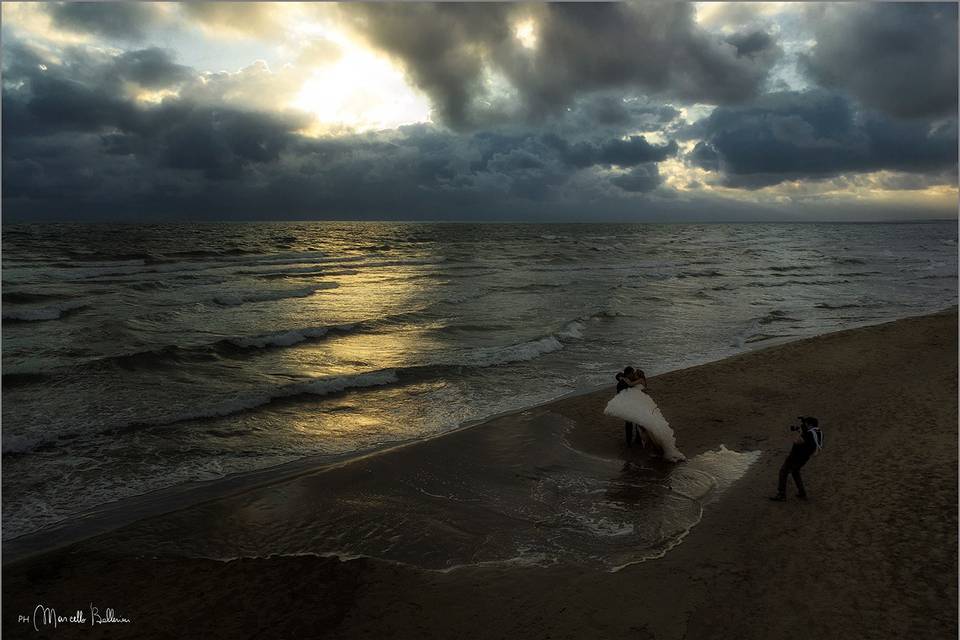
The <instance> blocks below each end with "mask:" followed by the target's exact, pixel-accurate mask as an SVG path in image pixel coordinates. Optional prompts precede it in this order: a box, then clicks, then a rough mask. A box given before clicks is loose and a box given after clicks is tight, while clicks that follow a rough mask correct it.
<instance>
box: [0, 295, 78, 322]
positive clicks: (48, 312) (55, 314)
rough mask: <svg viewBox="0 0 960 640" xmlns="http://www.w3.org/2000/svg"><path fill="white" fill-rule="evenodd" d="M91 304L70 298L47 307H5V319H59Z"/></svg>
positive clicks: (25, 320) (21, 320)
mask: <svg viewBox="0 0 960 640" xmlns="http://www.w3.org/2000/svg"><path fill="white" fill-rule="evenodd" d="M89 306H90V303H89V301H87V300H69V301H67V302H58V303H56V304H51V305H47V306H45V307H33V308H30V309H5V310H4V311H3V319H4V320H7V321H12V322H39V321H42V320H58V319H60V318H62V317H63V316H64V315H65V314H68V313H71V312H74V311H80V310H81V309H85V308H87V307H89Z"/></svg>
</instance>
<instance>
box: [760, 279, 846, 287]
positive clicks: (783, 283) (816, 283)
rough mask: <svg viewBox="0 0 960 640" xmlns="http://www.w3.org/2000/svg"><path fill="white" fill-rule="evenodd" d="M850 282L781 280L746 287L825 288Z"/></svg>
mask: <svg viewBox="0 0 960 640" xmlns="http://www.w3.org/2000/svg"><path fill="white" fill-rule="evenodd" d="M849 282H850V281H849V280H781V281H778V282H748V283H746V284H745V285H743V286H745V287H763V288H766V287H788V286H790V285H814V286H824V285H830V284H849Z"/></svg>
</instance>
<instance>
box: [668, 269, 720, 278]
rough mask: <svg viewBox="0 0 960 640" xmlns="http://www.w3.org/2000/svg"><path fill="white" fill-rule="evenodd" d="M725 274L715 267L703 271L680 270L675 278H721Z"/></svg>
mask: <svg viewBox="0 0 960 640" xmlns="http://www.w3.org/2000/svg"><path fill="white" fill-rule="evenodd" d="M725 275H726V274H725V273H723V272H722V271H717V270H716V269H704V270H703V271H681V272H680V273H678V274H677V278H721V277H723V276H725Z"/></svg>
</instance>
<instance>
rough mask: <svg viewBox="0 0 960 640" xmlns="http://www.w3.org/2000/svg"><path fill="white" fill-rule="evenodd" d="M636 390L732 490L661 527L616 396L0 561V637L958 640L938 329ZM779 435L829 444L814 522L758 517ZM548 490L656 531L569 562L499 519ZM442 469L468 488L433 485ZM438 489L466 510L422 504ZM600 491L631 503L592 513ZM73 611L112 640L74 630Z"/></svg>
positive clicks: (658, 505)
mask: <svg viewBox="0 0 960 640" xmlns="http://www.w3.org/2000/svg"><path fill="white" fill-rule="evenodd" d="M635 364H639V365H640V366H645V364H646V363H635ZM647 366H649V365H647ZM650 389H651V391H650V393H651V395H652V396H653V397H654V398H655V399H656V401H657V403H658V404H659V406H660V408H661V410H662V411H663V414H664V415H665V416H666V417H667V419H668V420H669V421H670V424H671V425H672V426H673V428H674V430H675V431H676V434H677V442H678V445H679V447H680V449H681V450H682V451H683V452H684V453H685V454H686V455H687V457H688V458H689V459H690V461H691V464H692V467H691V468H694V469H696V465H697V464H705V463H704V462H703V461H709V460H713V458H711V457H710V452H716V451H717V450H719V448H720V447H721V445H723V446H724V447H725V448H726V449H729V450H731V451H735V452H740V453H741V454H744V455H746V454H747V453H749V452H758V453H757V454H755V455H753V456H752V457H751V458H750V461H751V463H750V464H748V465H744V468H743V472H742V475H740V474H739V473H738V474H736V476H737V477H733V476H731V477H730V478H729V481H728V482H726V483H724V484H723V485H722V486H719V487H718V488H717V490H713V491H710V492H708V493H706V494H704V496H703V499H702V500H701V499H699V498H698V499H697V500H694V501H692V502H684V503H682V505H681V507H682V508H681V507H676V508H674V503H675V501H671V499H670V495H667V494H665V493H662V492H659V489H658V487H660V486H661V485H663V484H670V483H672V486H674V487H675V486H676V484H677V477H676V476H674V475H673V474H674V473H675V469H674V467H672V466H670V465H666V464H665V463H662V462H659V461H657V460H651V459H650V457H649V456H648V455H647V454H646V453H645V452H643V451H639V450H637V449H626V448H625V447H624V445H623V442H622V440H623V427H622V422H620V421H618V420H615V419H613V418H608V417H604V416H603V415H602V412H603V407H604V405H605V404H606V402H607V401H608V400H609V398H610V397H611V395H612V391H613V390H612V387H611V389H605V390H602V391H598V392H596V393H591V394H586V395H579V396H575V397H571V398H567V399H564V400H560V401H557V402H553V403H550V404H547V405H543V406H540V407H536V408H532V409H528V410H526V411H522V412H518V413H515V414H510V415H506V416H502V417H499V418H497V419H495V420H492V421H490V422H488V423H485V424H482V425H478V426H475V427H471V428H469V429H464V430H461V431H458V432H456V433H453V434H450V435H447V436H444V437H440V438H435V439H432V440H429V441H427V442H423V443H419V444H414V445H411V446H405V447H401V448H398V449H395V450H392V451H389V452H385V453H382V454H379V455H375V456H370V457H367V458H363V459H361V460H357V461H355V462H353V463H351V464H347V465H342V466H340V467H337V468H334V469H325V470H321V471H318V472H315V473H310V474H305V475H303V476H299V477H297V478H292V479H286V480H284V481H283V482H280V483H274V484H272V485H268V486H264V487H259V488H257V489H254V490H251V491H247V492H244V493H241V494H237V495H232V496H229V497H225V498H222V499H218V500H215V501H211V502H207V503H204V504H200V505H196V506H194V507H190V508H187V509H183V510H180V511H177V512H175V513H170V514H166V515H163V516H159V517H155V518H151V519H148V520H143V521H140V522H136V523H134V524H132V525H129V526H127V527H124V528H122V529H119V530H117V531H114V532H111V533H108V534H104V535H101V536H98V537H95V538H91V539H89V540H85V541H82V542H80V543H77V544H75V545H72V546H70V547H68V548H65V549H62V550H59V551H56V552H51V553H48V554H45V555H41V556H37V557H32V558H28V559H26V560H23V561H19V562H14V563H9V564H6V565H5V566H4V575H3V578H4V580H3V596H4V598H3V634H4V636H5V637H9V638H14V637H33V636H36V635H38V633H39V634H41V635H44V636H49V637H88V636H89V634H91V633H94V634H96V635H106V634H110V636H111V637H118V638H119V637H122V638H127V637H129V638H194V637H196V638H201V637H202V638H320V637H330V638H367V637H369V638H384V637H396V638H410V637H418V638H464V637H470V638H474V637H475V638H634V639H636V638H658V639H672V638H676V639H680V638H757V639H771V638H800V637H806V638H904V637H915V638H951V637H956V635H957V632H958V626H957V595H958V594H957V312H956V310H952V311H949V312H944V313H940V314H935V315H930V316H923V317H917V318H909V319H905V320H901V321H897V322H894V323H889V324H884V325H878V326H873V327H867V328H862V329H854V330H850V331H844V332H840V333H833V334H828V335H824V336H820V337H816V338H810V339H805V340H801V341H797V342H793V343H789V344H785V345H780V346H776V347H771V348H768V349H764V350H760V351H755V352H749V353H745V354H742V355H739V356H735V357H732V358H728V359H725V360H722V361H719V362H715V363H710V364H707V365H703V366H699V367H694V368H689V369H684V370H680V371H675V372H671V373H668V374H664V375H661V376H657V377H655V378H652V379H651V380H650ZM799 415H813V416H816V417H818V418H819V420H820V423H821V426H822V428H823V431H824V434H825V438H826V447H825V449H824V451H823V452H822V453H821V454H818V455H817V456H816V457H815V458H814V459H813V460H812V461H811V462H810V463H809V464H808V465H807V466H806V467H805V468H804V478H805V481H806V484H807V489H808V491H809V493H810V499H809V500H808V501H806V502H802V501H799V500H796V499H793V493H794V492H793V487H792V486H788V496H789V498H790V499H789V500H788V501H787V502H786V503H774V502H770V501H769V500H767V497H768V496H769V495H772V493H773V492H774V490H775V483H776V475H777V470H778V468H779V466H780V464H781V462H782V461H783V458H784V457H785V455H786V453H787V451H788V450H789V446H790V442H791V436H792V434H791V433H790V431H789V429H788V427H789V425H791V424H793V423H794V422H795V421H796V417H797V416H799ZM558 443H559V444H558ZM561 445H562V446H561ZM529 455H532V456H542V457H541V459H539V460H530V459H526V458H525V457H524V456H529ZM698 460H700V461H701V462H697V461H698ZM684 464H686V463H684ZM680 466H682V465H680ZM554 467H562V468H563V469H565V470H569V471H570V473H571V474H573V475H572V476H571V477H576V478H587V479H591V478H598V477H600V478H603V479H604V481H605V482H607V483H608V484H607V485H605V486H606V489H605V491H606V493H605V494H604V495H605V497H606V498H607V499H608V501H610V500H612V499H614V498H615V499H616V500H615V502H616V503H617V504H619V505H624V504H627V505H635V506H636V508H637V509H638V511H637V514H640V515H639V516H636V517H635V521H636V522H635V524H637V526H638V524H639V523H640V522H642V521H644V519H645V518H647V517H648V514H649V517H650V518H652V517H656V518H659V520H657V522H662V523H666V524H664V525H662V528H663V531H661V534H662V535H661V537H660V538H657V537H656V536H653V535H652V534H651V536H652V537H649V539H648V542H649V548H648V549H647V550H646V551H644V550H637V549H625V548H623V545H622V543H621V542H618V540H621V538H619V537H617V536H616V535H612V536H610V535H607V536H604V535H601V536H600V537H598V538H596V539H595V540H594V539H591V540H592V542H591V544H590V546H588V547H583V546H578V545H579V544H580V541H582V540H583V539H584V538H583V536H582V535H581V533H582V531H581V530H579V529H577V530H576V536H579V537H576V536H574V537H569V538H567V537H564V536H566V535H567V534H566V533H565V532H566V531H568V529H569V528H570V527H568V526H566V524H565V523H564V522H563V521H560V522H558V521H556V520H554V519H553V518H554V517H555V516H554V514H552V513H549V512H547V511H544V512H538V511H536V510H535V509H534V511H533V512H530V510H529V509H533V507H530V508H529V509H528V508H527V507H523V509H521V510H520V511H518V512H517V513H520V514H521V515H522V516H523V517H519V516H518V517H513V514H514V512H513V511H511V509H514V508H519V507H516V505H521V506H522V505H525V504H526V503H524V502H522V497H523V492H524V491H525V490H526V489H525V488H527V487H529V486H530V485H529V482H536V481H540V480H543V479H544V478H550V477H552V476H551V475H550V474H551V468H554ZM531 468H533V469H535V470H536V474H539V475H537V479H536V480H534V479H531V478H528V477H527V476H529V475H530V473H531V472H530V471H529V469H531ZM450 469H454V470H460V472H461V474H462V475H463V476H464V477H467V476H469V477H471V478H477V477H479V478H481V481H477V483H476V484H475V485H470V486H466V487H464V486H453V483H452V481H451V480H450V478H455V477H460V476H454V475H449V474H450ZM604 474H606V476H605V475H604ZM607 476H609V477H607ZM409 478H414V479H417V481H418V483H416V484H410V483H408V482H407V479H409ZM610 478H615V479H614V480H611V479H610ZM438 486H439V487H443V488H444V491H448V492H449V495H450V496H454V497H459V498H462V501H457V500H446V501H440V498H437V496H436V495H434V488H436V487H438ZM537 486H541V485H537ZM543 486H551V487H554V489H555V490H556V491H557V496H556V497H554V498H550V497H549V496H548V497H547V498H544V499H543V500H542V501H540V502H537V503H536V505H539V506H538V507H537V508H542V505H547V506H549V505H551V504H560V505H563V506H564V508H570V507H571V506H577V505H579V506H581V507H584V508H586V507H587V506H589V503H588V502H586V501H585V500H586V499H585V498H583V496H582V495H581V494H576V493H575V492H573V491H572V490H570V489H569V487H566V485H556V486H554V485H543ZM423 487H431V489H430V491H429V492H427V494H425V493H424V491H423ZM477 487H481V488H482V489H483V491H487V493H483V492H482V491H480V489H477ZM611 487H634V488H637V487H639V489H636V492H637V494H636V495H634V494H632V493H629V492H625V493H627V494H628V495H622V496H621V495H615V496H613V498H611V495H610V494H611V492H613V491H614V490H613V489H611ZM495 490H498V491H499V493H497V492H496V491H495ZM471 492H473V493H471ZM514 493H516V496H514ZM445 495H446V494H445ZM474 495H476V498H475V502H471V500H474V498H473V497H470V498H469V499H468V498H464V496H474ZM584 495H586V494H584ZM448 497H449V496H448ZM459 498H458V499H459ZM514 498H516V499H515V500H514ZM500 499H503V500H504V501H505V502H506V503H507V504H506V506H504V507H503V508H500V509H490V510H489V513H488V512H487V511H483V514H481V515H477V513H478V507H477V506H476V505H477V504H480V505H481V506H483V505H484V504H486V503H485V502H484V501H496V500H500ZM552 500H553V501H552ZM577 500H579V502H578V501H577ZM677 504H679V503H677ZM691 505H693V506H695V507H696V509H695V511H690V509H691ZM701 508H702V513H701V511H700V509H701ZM481 510H482V509H481ZM406 516H409V517H406ZM604 517H606V516H604ZM364 522H369V523H370V528H369V529H364V528H363V526H362V525H363V523H364ZM378 523H379V524H383V525H384V527H386V525H388V524H389V525H390V527H392V529H391V532H392V533H393V534H395V535H394V536H393V537H392V538H391V537H390V536H387V535H386V533H383V532H382V531H380V529H377V528H376V527H375V526H374V525H377V524H378ZM338 527H341V528H342V529H343V530H345V531H352V532H360V533H358V534H357V535H356V539H355V540H354V539H351V540H347V541H346V542H345V544H349V545H352V547H351V548H357V549H366V550H368V551H369V552H368V553H365V554H364V555H371V556H374V557H360V558H353V559H349V558H344V557H334V556H330V557H324V555H325V554H324V553H323V551H324V549H326V547H324V546H323V545H322V544H321V543H320V542H319V541H320V540H324V541H327V540H330V539H332V538H331V536H333V535H334V533H335V532H336V530H337V528H338ZM388 533H389V532H388ZM367 534H369V535H367ZM571 535H573V534H571ZM378 536H379V537H378ZM538 536H547V537H550V536H552V537H551V540H554V541H555V544H556V547H557V548H558V549H567V550H569V553H568V552H558V553H557V555H556V557H555V558H553V559H552V560H551V561H549V562H543V563H537V562H535V561H531V559H530V558H520V561H512V562H511V561H505V560H508V559H509V557H510V553H511V548H512V547H511V544H515V541H516V539H518V538H519V539H525V538H526V537H529V538H530V539H531V540H536V539H537V537H538ZM371 540H373V541H372V542H371ZM391 540H392V541H393V542H392V543H391ZM411 540H412V541H413V542H409V541H411ZM645 540H647V539H646V538H645ZM323 544H326V542H324V543H323ZM605 544H608V545H609V553H605V552H604V549H605V548H606V547H604V545H605ZM312 545H315V547H316V551H317V553H314V554H310V550H311V549H314V546H312ZM377 545H379V546H377ZM271 554H280V555H275V556H274V557H268V556H270V555H271ZM190 556H192V557H190ZM236 556H257V557H245V558H242V559H232V560H231V559H229V558H230V557H236ZM377 556H382V557H384V558H387V559H388V560H382V559H377ZM204 557H205V558H204ZM614 557H615V558H620V559H624V558H626V559H628V560H630V561H629V562H623V563H621V562H619V561H614V560H612V558H614ZM211 558H218V559H211ZM451 558H456V559H457V562H456V563H454V564H455V565H456V566H450V559H451ZM534 560H535V559H534ZM622 564H626V565H627V566H622V568H621V565H622ZM614 569H617V570H614ZM38 605H45V606H49V607H53V608H55V609H56V611H57V614H58V615H61V616H70V615H73V614H74V613H75V612H76V610H77V609H80V610H83V611H84V612H85V618H86V622H85V623H83V624H81V623H71V622H69V621H66V622H63V623H61V624H59V625H57V628H53V625H48V626H42V625H41V628H40V631H39V632H37V631H35V630H34V625H33V620H32V619H31V620H29V621H22V620H20V619H19V616H25V617H28V618H31V617H32V616H33V615H34V614H35V612H36V607H37V606H38ZM91 606H93V607H97V610H98V612H99V614H100V615H101V616H102V617H104V618H105V617H106V616H107V614H106V611H107V609H111V610H112V611H113V615H114V616H115V617H116V618H118V619H121V618H122V619H127V620H128V622H122V621H121V622H109V623H106V624H102V625H98V626H94V627H93V628H92V629H91V628H90V627H91V624H90V619H91V615H90V607H91ZM104 627H107V628H109V630H107V629H106V628H104Z"/></svg>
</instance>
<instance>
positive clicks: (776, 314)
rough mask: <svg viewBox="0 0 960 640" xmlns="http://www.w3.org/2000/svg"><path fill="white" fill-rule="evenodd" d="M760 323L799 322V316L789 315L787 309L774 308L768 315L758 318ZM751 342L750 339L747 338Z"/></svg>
mask: <svg viewBox="0 0 960 640" xmlns="http://www.w3.org/2000/svg"><path fill="white" fill-rule="evenodd" d="M758 322H759V323H760V324H772V323H774V322H799V319H797V318H791V317H790V316H788V315H787V312H786V311H783V310H781V309H774V310H772V311H770V312H769V313H767V315H765V316H763V317H762V318H759V319H758ZM747 342H749V340H747Z"/></svg>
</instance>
